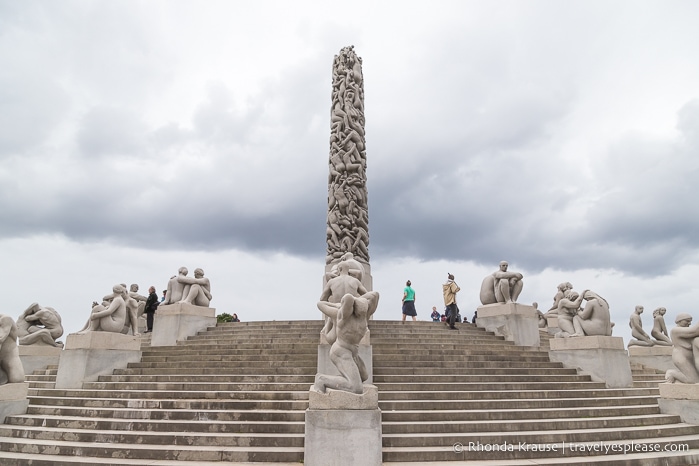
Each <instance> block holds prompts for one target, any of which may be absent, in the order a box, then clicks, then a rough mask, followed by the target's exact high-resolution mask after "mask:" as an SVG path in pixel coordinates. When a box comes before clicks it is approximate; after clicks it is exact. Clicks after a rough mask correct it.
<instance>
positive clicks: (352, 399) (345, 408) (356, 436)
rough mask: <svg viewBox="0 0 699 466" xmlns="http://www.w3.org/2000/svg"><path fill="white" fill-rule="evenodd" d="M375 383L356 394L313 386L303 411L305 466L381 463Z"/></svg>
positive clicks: (364, 465)
mask: <svg viewBox="0 0 699 466" xmlns="http://www.w3.org/2000/svg"><path fill="white" fill-rule="evenodd" d="M378 400H379V397H378V390H377V388H376V386H374V385H369V384H365V385H364V393H363V394H361V395H357V394H354V393H349V392H343V391H341V390H332V389H328V393H327V394H324V393H319V392H317V391H315V390H314V389H313V388H312V387H311V390H310V391H309V400H308V406H309V407H308V409H307V410H306V434H305V448H304V458H303V460H304V461H303V464H304V465H305V466H356V465H362V466H380V465H381V461H382V457H381V410H380V409H379V408H378V406H379V402H378Z"/></svg>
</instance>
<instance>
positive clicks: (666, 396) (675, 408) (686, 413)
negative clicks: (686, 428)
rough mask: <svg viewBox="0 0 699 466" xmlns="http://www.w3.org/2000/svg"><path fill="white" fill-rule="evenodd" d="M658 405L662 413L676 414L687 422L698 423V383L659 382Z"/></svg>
mask: <svg viewBox="0 0 699 466" xmlns="http://www.w3.org/2000/svg"><path fill="white" fill-rule="evenodd" d="M658 388H659V389H660V398H659V399H658V406H660V412H662V413H663V414H676V415H678V416H680V417H681V418H682V421H683V422H686V423H688V424H699V384H683V383H661V384H660V385H658Z"/></svg>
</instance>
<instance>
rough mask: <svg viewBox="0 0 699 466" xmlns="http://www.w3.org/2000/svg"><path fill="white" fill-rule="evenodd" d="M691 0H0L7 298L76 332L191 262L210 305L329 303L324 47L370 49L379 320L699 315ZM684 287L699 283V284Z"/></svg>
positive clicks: (288, 311)
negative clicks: (52, 315)
mask: <svg viewBox="0 0 699 466" xmlns="http://www.w3.org/2000/svg"><path fill="white" fill-rule="evenodd" d="M697 18H699V3H697V2H692V1H657V2H649V1H628V2H625V1H615V2H609V1H606V0H605V1H589V0H586V1H580V2H574V1H569V2H560V1H557V0H551V1H530V2H525V1H517V2H507V1H488V2H485V1H483V2H475V1H471V2H468V1H454V2H447V1H439V0H432V1H430V2H426V1H424V2H422V1H421V2H415V1H413V2H410V1H400V2H397V1H396V2H388V1H386V2H363V1H357V2H350V3H347V2H344V3H340V2H333V3H331V2H325V1H323V2H321V1H318V2H314V1H294V2H288V1H278V2H274V1H264V0H259V1H255V2H252V1H249V2H242V1H239V2H233V1H211V0H209V1H206V2H195V1H177V0H168V1H148V2H146V1H112V2H99V1H64V0H61V1H57V0H50V1H49V0H46V1H32V0H24V1H21V2H17V1H11V0H0V64H2V65H1V66H0V259H1V260H2V266H3V267H2V271H0V284H1V285H0V286H1V287H2V291H3V296H5V302H4V304H3V308H2V310H0V312H3V313H5V314H9V315H12V316H13V317H14V318H16V317H17V316H18V315H19V314H20V313H21V312H22V311H23V310H24V309H25V308H26V307H27V306H29V304H31V303H32V302H39V303H40V304H41V305H44V306H52V307H55V308H56V310H58V312H59V313H60V314H61V315H62V317H63V320H64V326H65V328H66V333H72V332H75V331H77V330H79V329H80V328H81V327H82V325H83V324H84V321H85V320H86V319H87V316H88V315H89V311H90V304H91V302H92V301H93V300H100V299H101V297H102V296H104V295H105V294H108V293H109V292H110V291H111V287H112V285H114V284H116V283H121V282H125V283H127V284H131V283H138V284H139V285H140V286H141V291H142V292H143V293H144V294H146V293H147V289H148V287H149V286H150V285H155V286H156V288H158V290H162V289H164V287H165V286H166V283H167V280H168V278H169V277H170V276H172V275H174V274H175V273H176V271H177V268H178V267H180V266H183V265H184V266H187V267H189V269H190V274H191V273H192V271H193V269H194V268H195V267H202V268H203V269H204V270H205V272H206V275H207V276H208V277H209V278H210V279H211V283H212V294H213V301H212V304H211V305H212V307H215V308H216V309H217V311H218V312H228V313H233V312H237V313H238V314H239V316H240V317H241V319H243V320H248V321H249V320H271V319H274V320H293V319H315V318H320V313H319V311H317V309H316V306H315V303H316V300H317V299H318V296H319V294H320V291H321V284H322V281H321V280H322V274H323V270H324V265H325V263H324V260H325V246H326V245H325V221H326V214H327V212H326V202H327V173H328V152H329V143H328V137H329V134H330V121H329V120H330V118H329V117H330V93H331V66H332V61H333V57H334V55H335V54H337V53H338V52H339V50H340V49H341V48H342V47H344V46H347V45H354V46H355V50H356V52H357V54H358V55H359V56H360V57H362V59H363V63H364V66H363V70H364V87H365V112H366V141H367V165H368V169H367V176H368V181H367V185H368V192H369V197H368V199H369V226H370V228H369V234H370V244H369V252H370V255H371V266H372V275H373V278H374V289H376V290H377V291H379V292H380V293H381V301H380V304H379V310H378V311H377V314H376V318H378V319H399V318H400V315H401V314H400V298H401V296H402V289H403V286H404V283H405V281H406V280H407V279H411V280H412V281H413V286H414V288H415V289H416V292H417V301H416V305H417V309H418V313H419V318H421V319H428V318H429V313H430V309H431V307H432V306H437V308H438V309H442V308H443V303H442V300H441V283H442V282H443V281H444V279H445V278H446V274H447V272H451V273H453V274H455V275H456V281H457V282H458V283H459V285H460V287H461V290H462V291H461V293H460V295H459V307H460V308H461V309H462V311H463V312H464V313H466V314H467V315H469V316H470V315H472V313H473V310H475V308H476V306H477V305H478V304H479V302H478V292H479V289H480V283H481V280H482V278H483V276H484V275H485V274H487V273H490V272H492V271H494V270H496V269H497V265H498V262H499V261H500V260H508V261H509V262H510V269H511V270H514V271H519V272H522V273H523V274H524V275H525V278H524V283H525V285H524V290H523V292H522V295H521V296H520V302H523V303H531V302H533V301H537V302H539V303H540V305H539V307H540V308H542V309H543V310H546V309H548V308H549V306H550V305H551V302H552V299H553V295H554V293H555V292H556V285H557V284H558V283H560V282H562V281H570V282H572V283H573V285H574V287H575V289H576V290H578V291H582V290H584V289H587V288H589V289H592V290H593V291H595V292H597V293H599V294H600V295H601V296H603V297H605V298H606V299H607V300H608V301H609V303H610V306H611V309H612V313H613V320H614V321H615V322H616V324H617V325H616V328H615V332H614V334H615V335H620V336H624V337H625V339H626V340H627V341H628V333H629V331H628V317H629V315H630V314H631V313H632V312H633V308H634V306H635V305H637V304H641V305H644V306H645V308H646V314H644V316H643V321H644V328H645V329H646V330H647V331H648V332H649V333H650V329H651V328H652V317H651V312H652V310H653V309H655V308H656V307H659V306H665V307H667V309H668V314H667V316H666V321H667V323H668V326H669V327H672V326H674V318H675V316H676V315H677V314H678V313H680V312H689V313H692V314H696V313H695V312H694V311H695V308H696V306H697V301H696V298H695V290H696V289H697V285H696V282H697V279H696V277H697V275H698V274H699V206H698V205H697V201H696V199H697V197H698V196H697V192H696V186H697V179H698V178H699V85H698V83H699V59H697V57H699V28H697V26H696V20H697ZM692 298H695V299H692Z"/></svg>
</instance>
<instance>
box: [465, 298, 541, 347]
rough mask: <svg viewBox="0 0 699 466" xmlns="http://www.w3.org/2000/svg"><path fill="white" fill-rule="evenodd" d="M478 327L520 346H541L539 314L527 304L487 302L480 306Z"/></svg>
mask: <svg viewBox="0 0 699 466" xmlns="http://www.w3.org/2000/svg"><path fill="white" fill-rule="evenodd" d="M476 325H477V326H478V327H482V328H485V329H486V330H487V331H489V332H493V333H495V335H500V336H503V337H505V340H508V341H513V342H514V343H515V345H519V346H539V344H540V340H539V316H538V314H537V313H536V308H535V307H534V306H527V305H526V304H519V303H509V304H486V305H485V306H478V319H476Z"/></svg>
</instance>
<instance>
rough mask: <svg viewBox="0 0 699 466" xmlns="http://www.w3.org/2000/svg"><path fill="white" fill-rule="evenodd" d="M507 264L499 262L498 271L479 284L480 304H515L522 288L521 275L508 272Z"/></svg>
mask: <svg viewBox="0 0 699 466" xmlns="http://www.w3.org/2000/svg"><path fill="white" fill-rule="evenodd" d="M507 267H508V263H507V262H505V261H502V262H500V269H499V270H497V271H495V272H493V273H492V274H490V275H488V276H487V277H485V278H484V279H483V283H482V284H481V295H480V298H481V303H482V304H484V305H485V304H496V303H502V304H505V303H515V302H517V298H518V297H519V294H520V293H521V292H522V288H524V283H523V282H522V278H524V277H523V275H522V274H521V273H518V272H508V271H507Z"/></svg>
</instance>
